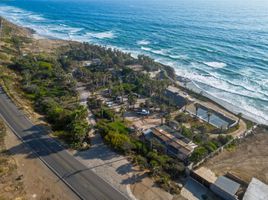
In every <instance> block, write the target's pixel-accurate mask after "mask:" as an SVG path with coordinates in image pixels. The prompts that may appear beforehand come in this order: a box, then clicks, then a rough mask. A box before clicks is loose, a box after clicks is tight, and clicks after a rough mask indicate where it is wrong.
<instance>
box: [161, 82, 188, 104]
mask: <svg viewBox="0 0 268 200" xmlns="http://www.w3.org/2000/svg"><path fill="white" fill-rule="evenodd" d="M165 96H166V97H167V98H168V99H170V101H171V103H173V104H174V105H176V106H177V107H179V108H182V107H183V106H185V104H186V100H185V98H184V97H183V94H182V93H181V91H180V90H179V89H178V88H176V87H174V86H169V87H168V88H167V89H166V91H165Z"/></svg>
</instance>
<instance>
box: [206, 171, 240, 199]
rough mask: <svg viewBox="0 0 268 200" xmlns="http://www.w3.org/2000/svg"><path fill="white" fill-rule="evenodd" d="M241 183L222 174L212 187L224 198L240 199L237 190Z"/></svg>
mask: <svg viewBox="0 0 268 200" xmlns="http://www.w3.org/2000/svg"><path fill="white" fill-rule="evenodd" d="M239 188H240V184H239V183H237V182H235V181H233V180H231V179H229V178H227V177H225V176H220V177H219V178H218V179H217V180H216V181H215V183H213V184H211V185H210V189H211V190H212V191H213V192H214V193H215V194H216V195H218V196H219V197H221V198H222V199H224V200H238V197H237V195H236V194H237V192H238V190H239Z"/></svg>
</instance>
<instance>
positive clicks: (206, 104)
mask: <svg viewBox="0 0 268 200" xmlns="http://www.w3.org/2000/svg"><path fill="white" fill-rule="evenodd" d="M193 101H194V102H193V103H191V104H190V105H188V106H187V109H186V110H187V111H188V112H189V113H194V114H195V104H196V103H198V104H200V105H202V106H204V107H206V108H208V109H211V110H213V111H215V112H218V113H220V114H222V115H224V116H226V117H227V118H230V119H231V120H234V121H238V120H239V119H238V117H236V116H235V115H234V114H232V113H230V112H228V111H227V110H225V109H222V108H221V107H219V106H217V105H216V104H213V103H211V102H204V101H200V100H198V99H193ZM246 130H247V125H246V123H245V122H244V121H243V120H242V119H241V120H240V123H239V128H238V129H237V130H236V131H234V132H231V133H228V135H232V136H233V137H239V136H241V135H243V134H244V133H245V132H246ZM213 136H214V135H213ZM216 136H217V135H215V137H216Z"/></svg>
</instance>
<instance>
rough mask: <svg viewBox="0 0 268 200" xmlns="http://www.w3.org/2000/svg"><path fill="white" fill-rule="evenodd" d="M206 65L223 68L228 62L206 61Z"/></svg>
mask: <svg viewBox="0 0 268 200" xmlns="http://www.w3.org/2000/svg"><path fill="white" fill-rule="evenodd" d="M204 64H205V65H207V66H209V67H213V68H223V67H226V66H227V65H226V63H223V62H204Z"/></svg>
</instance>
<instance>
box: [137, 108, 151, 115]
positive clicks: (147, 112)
mask: <svg viewBox="0 0 268 200" xmlns="http://www.w3.org/2000/svg"><path fill="white" fill-rule="evenodd" d="M137 114H139V115H149V114H150V111H149V110H145V109H142V110H141V111H138V112H137Z"/></svg>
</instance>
